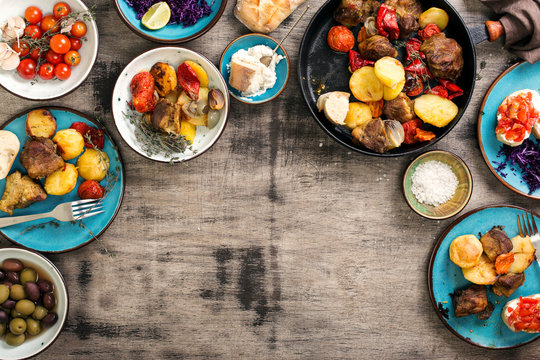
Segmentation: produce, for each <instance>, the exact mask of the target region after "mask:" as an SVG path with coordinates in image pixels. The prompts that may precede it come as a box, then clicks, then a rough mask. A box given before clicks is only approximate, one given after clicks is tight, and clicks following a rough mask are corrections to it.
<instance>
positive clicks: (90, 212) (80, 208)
mask: <svg viewBox="0 0 540 360" xmlns="http://www.w3.org/2000/svg"><path fill="white" fill-rule="evenodd" d="M100 200H101V199H86V200H77V201H72V202H66V203H63V204H60V205H58V206H57V207H55V208H54V210H53V211H50V212H48V213H43V214H34V215H23V216H15V217H7V218H0V228H3V227H6V226H11V225H15V224H20V223H23V222H27V221H32V220H38V219H44V218H48V217H52V218H55V219H57V220H60V221H74V220H81V219H86V218H89V217H91V216H94V215H97V214H101V213H102V212H104V211H105V210H103V204H101V203H100V202H99V201H100Z"/></svg>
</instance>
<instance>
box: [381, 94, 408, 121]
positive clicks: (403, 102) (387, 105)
mask: <svg viewBox="0 0 540 360" xmlns="http://www.w3.org/2000/svg"><path fill="white" fill-rule="evenodd" d="M383 114H384V115H385V116H386V117H387V118H388V119H394V120H397V121H399V122H400V123H405V122H407V121H409V120H412V119H414V118H415V117H416V115H415V114H414V101H413V100H411V99H410V98H409V97H408V96H407V95H406V94H405V93H399V95H398V96H397V97H396V98H395V99H393V100H389V101H385V102H384V107H383Z"/></svg>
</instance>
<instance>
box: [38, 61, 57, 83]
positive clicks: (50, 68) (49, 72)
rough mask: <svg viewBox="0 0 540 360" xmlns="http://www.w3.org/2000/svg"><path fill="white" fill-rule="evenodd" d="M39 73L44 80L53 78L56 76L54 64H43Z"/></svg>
mask: <svg viewBox="0 0 540 360" xmlns="http://www.w3.org/2000/svg"><path fill="white" fill-rule="evenodd" d="M38 75H39V77H40V78H42V79H43V80H51V79H52V78H53V77H54V65H53V64H49V63H44V64H41V65H40V67H39V70H38Z"/></svg>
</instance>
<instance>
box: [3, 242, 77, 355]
mask: <svg viewBox="0 0 540 360" xmlns="http://www.w3.org/2000/svg"><path fill="white" fill-rule="evenodd" d="M6 259H18V260H20V261H22V262H23V263H24V264H25V265H31V266H35V268H36V270H38V272H39V271H42V272H44V273H46V274H47V275H48V276H49V278H50V280H51V281H52V283H53V285H54V288H55V291H54V295H55V297H56V309H55V310H56V313H57V314H58V321H57V322H56V324H54V325H53V326H52V327H50V328H46V329H43V331H42V333H41V334H39V335H36V336H32V337H30V338H29V339H26V340H25V342H24V343H23V344H22V345H19V346H9V345H8V344H7V343H6V341H5V339H4V336H2V337H0V358H1V359H4V360H15V359H26V358H29V357H32V356H35V355H37V354H39V353H41V352H42V351H44V350H45V349H47V348H48V347H49V346H50V345H51V344H52V343H53V342H54V341H55V340H56V338H57V337H58V335H60V332H61V331H62V328H63V327H64V323H65V322H66V318H67V314H68V309H69V298H68V293H67V289H66V284H65V282H64V278H63V277H62V274H60V271H59V270H58V269H57V268H56V266H54V264H53V263H52V262H51V261H50V260H49V259H47V258H46V257H44V256H43V255H41V254H38V253H37V252H34V251H30V250H26V249H21V248H4V249H0V264H1V263H2V262H3V261H4V260H6Z"/></svg>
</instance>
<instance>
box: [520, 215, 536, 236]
mask: <svg viewBox="0 0 540 360" xmlns="http://www.w3.org/2000/svg"><path fill="white" fill-rule="evenodd" d="M529 212H530V218H529V213H525V214H521V219H520V217H519V215H518V216H517V218H518V230H519V235H520V236H521V237H524V236H533V235H535V234H538V227H537V226H536V221H534V215H533V213H532V211H529Z"/></svg>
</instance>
